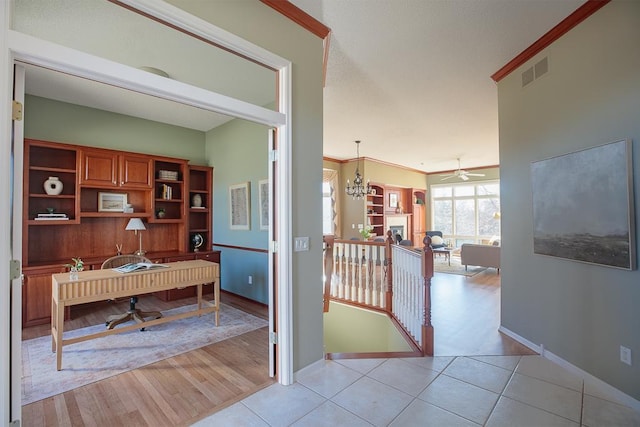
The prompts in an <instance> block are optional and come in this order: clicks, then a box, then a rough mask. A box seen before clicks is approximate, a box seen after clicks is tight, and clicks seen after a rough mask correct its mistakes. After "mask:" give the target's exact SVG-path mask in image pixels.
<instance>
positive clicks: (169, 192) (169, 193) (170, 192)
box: [162, 184, 173, 200]
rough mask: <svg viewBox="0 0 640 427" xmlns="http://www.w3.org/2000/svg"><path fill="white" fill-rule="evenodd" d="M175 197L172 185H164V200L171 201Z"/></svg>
mask: <svg viewBox="0 0 640 427" xmlns="http://www.w3.org/2000/svg"><path fill="white" fill-rule="evenodd" d="M172 197H173V188H171V186H170V185H167V184H162V198H163V199H165V200H171V198H172Z"/></svg>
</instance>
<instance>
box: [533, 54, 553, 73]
mask: <svg viewBox="0 0 640 427" xmlns="http://www.w3.org/2000/svg"><path fill="white" fill-rule="evenodd" d="M533 68H534V70H535V74H536V79H538V78H540V77H541V76H542V75H543V74H545V73H546V72H547V71H549V61H547V57H546V56H545V57H544V59H541V60H540V62H538V63H537V64H536V65H534V66H533Z"/></svg>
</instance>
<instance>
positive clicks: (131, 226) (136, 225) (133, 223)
mask: <svg viewBox="0 0 640 427" xmlns="http://www.w3.org/2000/svg"><path fill="white" fill-rule="evenodd" d="M125 230H133V231H134V232H135V233H136V234H137V235H138V236H139V246H138V250H137V251H135V252H134V254H136V255H140V256H144V254H146V253H147V251H144V250H142V233H138V231H142V230H146V227H145V226H144V223H143V222H142V219H141V218H131V219H130V220H129V223H127V227H126V228H125Z"/></svg>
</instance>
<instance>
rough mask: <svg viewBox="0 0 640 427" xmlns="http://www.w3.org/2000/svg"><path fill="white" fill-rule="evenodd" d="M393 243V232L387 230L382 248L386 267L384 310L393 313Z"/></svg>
mask: <svg viewBox="0 0 640 427" xmlns="http://www.w3.org/2000/svg"><path fill="white" fill-rule="evenodd" d="M394 243H395V239H394V238H393V233H392V232H391V230H388V231H387V240H386V241H385V248H384V263H385V268H386V269H387V273H386V279H387V283H386V285H387V287H386V289H385V292H384V296H385V305H384V306H385V310H387V313H393V268H392V264H393V260H392V259H391V258H392V256H391V245H393V244H394Z"/></svg>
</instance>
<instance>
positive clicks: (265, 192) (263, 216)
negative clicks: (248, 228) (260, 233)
mask: <svg viewBox="0 0 640 427" xmlns="http://www.w3.org/2000/svg"><path fill="white" fill-rule="evenodd" d="M258 199H259V203H260V230H268V229H269V180H268V179H261V180H260V181H258Z"/></svg>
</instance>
